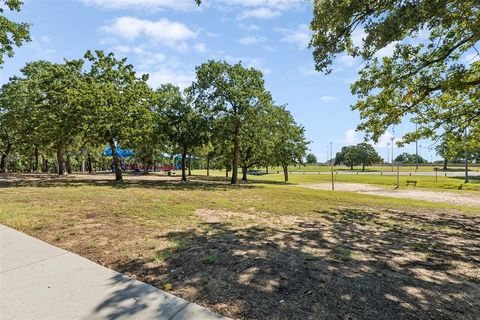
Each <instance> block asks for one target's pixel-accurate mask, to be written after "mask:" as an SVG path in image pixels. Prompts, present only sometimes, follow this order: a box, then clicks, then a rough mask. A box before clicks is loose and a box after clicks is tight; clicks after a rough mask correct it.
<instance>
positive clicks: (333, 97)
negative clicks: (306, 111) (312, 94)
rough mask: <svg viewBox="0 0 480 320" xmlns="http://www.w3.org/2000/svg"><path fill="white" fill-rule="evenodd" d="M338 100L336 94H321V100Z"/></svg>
mask: <svg viewBox="0 0 480 320" xmlns="http://www.w3.org/2000/svg"><path fill="white" fill-rule="evenodd" d="M335 100H338V98H337V97H335V96H321V97H320V101H335Z"/></svg>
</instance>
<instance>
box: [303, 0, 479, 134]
mask: <svg viewBox="0 0 480 320" xmlns="http://www.w3.org/2000/svg"><path fill="white" fill-rule="evenodd" d="M311 28H312V30H313V37H312V40H311V43H310V46H311V47H312V48H313V49H314V60H315V66H316V69H317V70H318V71H323V72H327V73H328V72H330V71H331V65H332V64H333V62H334V59H335V58H336V57H337V56H338V55H339V54H341V53H346V54H348V55H351V56H353V57H360V58H361V59H363V61H364V66H363V68H362V70H361V71H360V78H359V79H358V80H357V81H356V82H355V83H354V84H353V85H352V92H353V93H354V94H356V95H357V96H358V97H359V101H358V102H357V103H356V104H355V105H353V109H356V110H359V111H360V114H361V117H362V119H363V122H362V123H361V124H360V126H359V129H361V130H364V131H366V132H367V133H368V134H369V135H371V136H372V137H373V139H374V140H377V139H378V138H379V137H380V136H381V134H382V133H384V132H385V131H386V129H387V128H388V127H389V126H391V125H396V124H398V123H400V122H401V121H402V119H404V117H405V116H411V117H413V118H414V120H415V121H416V122H417V123H418V124H419V125H420V126H421V128H420V130H418V131H417V133H416V134H410V135H407V136H406V139H407V140H410V141H412V140H413V139H415V137H416V136H418V135H423V136H426V137H432V136H436V135H437V134H439V132H438V129H439V128H440V127H441V126H442V124H445V123H451V124H452V127H453V128H452V129H456V130H459V131H461V132H463V131H464V130H465V129H466V128H467V127H473V126H477V127H478V124H479V122H478V119H479V118H480V112H479V109H478V102H479V100H478V99H479V97H480V92H479V87H480V86H479V85H480V61H479V60H478V59H477V60H476V61H474V58H475V57H478V51H477V50H476V48H475V45H477V44H478V41H479V40H480V31H479V30H480V3H479V2H478V1H475V0H452V1H430V0H419V1H399V0H387V1H382V3H376V2H372V1H367V0H361V1H354V2H352V1H348V0H338V1H337V0H336V1H315V5H314V18H313V21H312V23H311ZM385 48H389V49H392V50H393V53H392V55H391V56H389V55H387V56H383V57H382V56H381V50H385ZM469 52H473V55H472V56H470V57H469V59H470V61H467V62H465V59H466V54H467V53H469ZM452 98H453V99H454V100H456V101H455V102H454V101H452ZM458 101H461V103H458ZM460 115H461V116H462V117H461V119H458V121H455V120H456V117H459V116H460Z"/></svg>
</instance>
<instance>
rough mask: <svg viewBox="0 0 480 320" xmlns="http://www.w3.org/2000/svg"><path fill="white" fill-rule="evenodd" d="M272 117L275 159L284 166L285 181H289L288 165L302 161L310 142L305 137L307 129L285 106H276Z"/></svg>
mask: <svg viewBox="0 0 480 320" xmlns="http://www.w3.org/2000/svg"><path fill="white" fill-rule="evenodd" d="M272 117H273V119H274V128H273V131H272V133H271V136H272V137H271V138H272V140H273V145H274V148H273V157H274V159H273V161H275V164H278V165H280V166H281V167H282V168H283V174H284V178H285V182H288V166H289V165H292V164H299V163H302V159H303V158H304V157H305V153H306V152H307V150H308V144H309V143H310V142H309V141H307V140H306V139H305V129H304V128H303V127H302V126H299V125H298V124H297V123H296V122H295V120H294V119H293V116H292V115H291V114H290V112H289V111H288V110H286V109H285V107H274V108H273V116H272Z"/></svg>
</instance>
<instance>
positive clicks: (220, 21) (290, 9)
mask: <svg viewBox="0 0 480 320" xmlns="http://www.w3.org/2000/svg"><path fill="white" fill-rule="evenodd" d="M24 2H25V4H24V6H23V9H22V11H21V12H20V13H14V14H8V16H9V17H10V18H12V19H14V20H16V21H25V22H29V23H32V28H31V32H32V37H33V41H32V42H31V43H29V44H27V45H25V46H23V47H22V48H20V49H17V50H16V54H15V56H14V57H13V58H11V59H7V60H6V63H5V65H4V66H3V69H0V84H1V83H4V82H6V81H8V78H9V77H10V76H12V75H15V74H18V70H19V69H20V68H21V67H22V66H23V65H24V64H25V63H26V62H28V61H32V60H38V59H44V60H51V61H62V59H63V58H67V59H75V58H80V57H82V56H83V54H84V53H85V51H87V50H95V49H102V50H106V51H113V52H114V53H115V54H116V55H117V56H119V57H127V58H128V61H129V62H130V63H132V64H133V65H134V66H135V68H136V70H137V71H139V72H143V73H148V74H150V80H149V81H150V85H151V86H152V87H157V86H159V85H160V84H161V83H165V82H171V83H174V84H177V85H179V86H182V87H183V86H187V85H189V84H190V83H191V81H192V80H194V71H195V66H197V65H199V64H201V63H202V62H205V61H207V60H209V59H221V60H226V61H228V62H231V63H235V62H238V61H242V63H243V64H244V65H246V66H248V67H255V68H258V69H260V70H262V71H263V72H264V75H265V81H266V86H267V88H268V90H270V91H271V92H272V95H273V97H274V99H275V101H276V102H277V103H278V104H287V105H288V109H289V110H290V111H291V112H292V114H293V115H294V116H295V119H296V120H297V122H298V123H300V124H302V125H304V126H305V129H306V135H307V138H308V139H309V140H311V141H312V144H311V145H310V149H311V151H312V152H313V153H314V154H316V155H317V157H318V159H319V161H325V160H326V159H327V145H328V144H329V143H330V142H333V151H334V152H336V151H338V150H339V149H340V148H341V147H342V146H343V145H348V144H353V143H358V142H361V141H362V140H363V134H362V133H361V132H355V130H354V129H355V127H356V126H357V124H358V123H359V122H360V119H359V116H358V113H357V112H355V111H352V110H351V109H350V105H351V104H353V103H354V102H355V97H353V96H352V95H351V94H350V84H351V83H352V81H353V80H355V79H356V75H357V71H358V69H359V68H360V66H361V61H358V60H354V59H352V58H350V57H348V56H344V55H341V56H340V57H338V58H337V60H336V62H335V64H334V71H333V72H332V73H331V74H330V75H324V74H321V73H318V72H316V71H315V70H314V65H313V58H312V54H311V51H310V50H309V49H308V48H307V43H308V40H309V30H308V24H309V22H310V20H311V17H312V2H311V1H306V0H205V1H204V5H202V7H200V8H198V7H197V6H195V5H194V4H193V2H194V0H24ZM356 37H357V39H358V40H359V39H361V37H362V34H361V32H359V33H358V34H357V35H356ZM389 52H391V48H390V47H389V48H385V49H384V50H383V52H382V53H381V54H389ZM409 129H411V124H409V123H408V122H406V123H405V124H402V125H400V126H397V127H395V128H391V129H390V130H389V131H388V132H387V133H386V134H385V135H384V136H383V137H382V139H381V141H380V142H379V144H377V145H376V146H375V147H376V149H377V150H378V152H379V153H380V155H381V156H382V157H384V158H386V157H387V142H389V141H390V138H391V137H392V136H393V135H395V137H400V136H401V135H402V134H403V133H405V131H406V130H409ZM419 144H420V145H422V148H421V155H422V156H423V157H424V158H426V159H428V160H430V159H431V153H430V152H429V151H428V147H429V146H430V145H431V144H432V142H428V141H420V142H419ZM403 151H407V152H414V151H415V147H414V145H410V146H406V147H404V148H403V149H402V150H398V149H397V148H395V151H394V152H395V154H398V153H400V152H403ZM433 159H436V157H435V155H433Z"/></svg>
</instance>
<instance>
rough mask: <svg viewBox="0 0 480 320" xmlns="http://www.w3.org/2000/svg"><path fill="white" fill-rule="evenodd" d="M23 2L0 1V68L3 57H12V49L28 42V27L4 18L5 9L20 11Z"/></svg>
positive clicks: (13, 0)
mask: <svg viewBox="0 0 480 320" xmlns="http://www.w3.org/2000/svg"><path fill="white" fill-rule="evenodd" d="M22 5H23V2H22V1H20V0H0V66H1V65H2V64H3V62H4V56H7V57H13V47H15V46H16V47H20V46H21V45H22V44H23V43H24V42H26V41H30V40H31V38H30V32H29V29H30V25H29V24H27V23H23V22H14V21H12V20H9V19H7V18H6V17H5V16H4V14H3V13H4V11H5V9H7V10H10V11H20V8H21V7H22Z"/></svg>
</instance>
